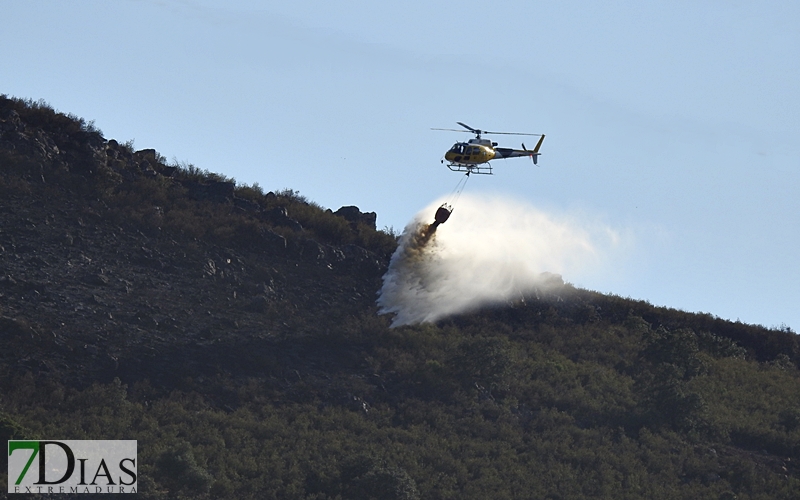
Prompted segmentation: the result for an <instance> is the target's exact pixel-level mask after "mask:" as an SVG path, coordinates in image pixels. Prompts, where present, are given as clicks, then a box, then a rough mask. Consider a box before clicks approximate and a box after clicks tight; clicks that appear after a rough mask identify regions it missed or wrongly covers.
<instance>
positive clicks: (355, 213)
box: [333, 206, 378, 229]
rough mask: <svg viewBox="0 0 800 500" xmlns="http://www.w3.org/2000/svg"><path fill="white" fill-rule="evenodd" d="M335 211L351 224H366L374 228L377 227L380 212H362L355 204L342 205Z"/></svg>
mask: <svg viewBox="0 0 800 500" xmlns="http://www.w3.org/2000/svg"><path fill="white" fill-rule="evenodd" d="M333 213H334V214H336V215H338V216H339V217H343V218H344V219H345V220H347V221H348V222H350V223H351V224H354V225H357V224H364V225H365V226H368V227H370V228H372V229H375V224H376V223H377V220H378V214H376V213H375V212H362V211H361V210H360V209H359V208H358V207H355V206H346V207H341V208H340V209H339V210H337V211H335V212H333Z"/></svg>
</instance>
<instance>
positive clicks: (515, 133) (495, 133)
mask: <svg viewBox="0 0 800 500" xmlns="http://www.w3.org/2000/svg"><path fill="white" fill-rule="evenodd" d="M483 133H484V134H489V135H498V134H499V135H534V136H536V137H539V136H541V135H542V134H526V133H524V132H489V131H488V130H484V131H483Z"/></svg>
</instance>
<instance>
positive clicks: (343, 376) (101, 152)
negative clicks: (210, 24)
mask: <svg viewBox="0 0 800 500" xmlns="http://www.w3.org/2000/svg"><path fill="white" fill-rule="evenodd" d="M395 246H396V239H395V236H394V235H391V234H387V233H385V232H382V231H378V230H376V228H375V214H370V213H363V212H361V211H360V210H359V209H358V208H356V207H342V208H341V209H339V210H337V211H336V212H333V211H331V210H326V209H324V208H323V207H320V206H318V205H316V204H314V203H313V202H310V201H308V200H306V199H305V198H304V197H302V196H300V195H299V194H298V193H297V192H295V191H291V190H286V189H284V190H282V191H270V192H264V190H262V189H261V188H260V187H258V186H245V185H237V184H236V183H235V182H234V181H233V180H231V179H227V178H225V177H224V176H222V175H219V174H214V173H210V172H207V171H203V170H200V169H197V168H195V167H193V166H191V165H185V164H184V165H180V164H177V165H176V164H168V163H167V162H166V161H165V159H164V158H163V157H162V156H161V155H160V154H158V153H157V152H156V151H154V150H141V151H135V150H134V149H133V147H132V144H131V143H122V144H121V143H119V142H117V141H115V140H107V139H106V138H104V137H103V136H102V134H101V132H100V131H99V130H97V129H96V128H94V126H93V125H92V124H91V123H87V122H85V121H84V120H82V119H80V118H78V117H75V116H71V115H64V114H61V113H58V112H56V111H54V110H53V109H52V108H50V107H49V106H48V105H46V104H45V103H41V102H40V103H34V102H29V101H22V100H19V99H11V98H7V97H6V96H0V262H2V272H1V273H0V343H1V345H2V349H0V439H10V438H31V439H137V440H138V449H139V463H140V465H139V472H140V478H139V485H140V490H141V496H142V497H143V498H296V499H312V498H313V499H326V498H389V499H391V498H398V499H413V498H425V499H445V498H447V499H456V498H458V499H464V498H498V499H499V498H552V499H556V498H558V499H571V498H608V499H621V498H629V499H636V498H670V499H672V498H686V499H696V498H713V499H718V498H719V499H734V498H738V499H761V498H763V499H775V498H786V499H790V498H797V492H798V491H800V466H798V461H799V460H800V371H799V370H798V366H800V340H798V337H797V335H796V334H795V333H794V332H792V331H790V330H788V329H783V330H782V329H767V328H764V327H761V326H756V325H746V324H742V323H734V322H729V321H724V320H721V319H719V318H716V317H714V316H712V315H708V314H690V313H685V312H682V311H677V310H674V309H668V308H657V307H653V306H652V305H650V304H648V303H647V302H644V301H636V300H631V299H625V298H621V297H616V296H609V295H602V294H598V293H595V292H591V291H586V290H580V289H576V288H574V287H572V286H570V285H569V284H563V285H560V286H559V287H556V289H555V290H553V291H549V292H548V293H547V294H539V295H536V294H532V295H530V296H526V297H524V298H521V299H519V300H516V301H513V302H510V303H507V304H503V305H502V306H498V307H493V308H487V309H484V310H481V311H477V312H474V313H471V314H465V315H459V316H454V317H451V318H449V319H446V320H442V321H439V322H437V323H435V324H423V325H416V326H404V327H400V328H393V329H392V328H389V323H390V321H389V318H387V317H386V316H379V315H378V314H377V308H376V305H375V299H376V296H377V292H378V290H379V289H380V286H381V277H382V276H383V274H384V273H385V271H386V269H387V266H388V263H389V259H390V257H391V254H392V252H393V251H394V249H395ZM3 436H5V437H3ZM5 471H6V467H5V466H3V467H1V468H0V472H2V473H3V474H4V475H5Z"/></svg>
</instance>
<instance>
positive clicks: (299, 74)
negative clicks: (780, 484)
mask: <svg viewBox="0 0 800 500" xmlns="http://www.w3.org/2000/svg"><path fill="white" fill-rule="evenodd" d="M0 5H1V6H2V11H3V18H4V23H3V29H2V30H0V92H2V93H5V94H8V95H13V96H17V97H25V98H33V99H40V98H41V99H44V100H46V101H47V102H49V103H50V104H51V105H52V106H54V107H55V108H56V109H59V110H61V111H64V112H71V113H74V114H77V115H79V116H82V117H84V118H86V119H87V120H95V124H96V125H97V126H98V127H99V128H100V129H102V130H103V132H104V134H105V136H106V137H107V138H115V139H117V140H120V141H127V140H130V139H134V141H135V146H136V147H137V148H138V149H141V148H155V149H157V150H158V151H159V152H161V153H162V154H163V155H164V156H166V157H167V158H168V159H170V160H173V159H174V160H177V161H184V162H189V163H192V164H194V165H196V166H198V167H200V168H204V169H208V170H211V171H216V172H220V173H223V174H225V175H228V176H231V177H234V178H236V179H237V181H239V182H242V183H253V182H258V183H259V184H260V185H261V186H262V187H264V188H265V189H267V190H274V189H282V188H291V189H296V190H298V191H300V193H301V194H303V195H305V196H307V197H308V198H309V199H311V200H313V201H315V202H317V203H319V204H321V205H323V206H325V207H330V208H332V209H334V210H335V209H337V208H338V207H340V206H342V205H358V206H359V207H360V208H361V209H362V210H364V211H375V212H377V213H378V226H379V227H384V226H392V227H394V228H396V229H401V228H402V227H403V226H404V225H405V224H406V223H407V222H408V221H409V220H410V219H411V218H412V217H413V216H414V214H415V213H417V212H418V211H419V210H420V209H422V208H424V207H426V206H428V205H429V204H430V203H431V202H432V201H433V200H435V199H436V198H438V197H440V196H442V195H446V194H447V193H449V192H450V191H451V190H452V188H453V187H454V186H455V184H456V183H457V182H458V180H459V179H458V176H457V174H453V173H452V172H450V171H448V170H447V169H446V168H444V167H443V166H442V165H441V164H440V163H439V160H440V158H441V157H442V155H443V154H444V152H445V150H446V149H447V148H449V146H450V145H451V144H452V143H453V142H455V141H456V140H461V139H466V138H468V136H467V135H466V134H464V135H460V134H456V133H451V132H435V131H431V130H429V129H430V127H444V128H450V127H456V124H455V122H456V121H463V122H465V123H467V124H470V125H472V126H473V127H478V128H483V129H489V130H508V131H524V132H532V133H545V134H547V138H546V139H545V142H544V145H543V147H542V153H543V155H542V157H541V158H540V166H539V167H533V166H532V165H531V164H530V162H528V161H525V160H524V159H520V160H507V161H501V162H498V164H497V166H496V168H495V172H496V175H494V176H492V177H478V178H473V179H472V180H470V182H469V185H468V186H467V191H468V192H470V193H472V194H477V195H480V194H481V193H485V194H487V195H488V194H491V195H500V196H507V197H508V198H509V199H513V200H519V201H522V202H524V203H527V204H530V205H533V206H536V207H538V208H540V209H543V210H547V211H550V212H552V213H557V214H581V213H583V214H591V218H592V220H597V221H602V222H603V223H604V224H606V225H608V226H610V227H613V228H616V229H617V230H618V231H620V233H622V234H625V235H626V237H627V240H626V241H629V242H630V248H628V249H627V251H626V252H625V258H624V259H620V260H619V261H618V262H616V263H615V267H616V268H617V270H618V272H616V273H614V274H613V275H608V274H606V275H604V276H603V277H598V278H597V279H595V280H589V281H587V282H575V284H576V285H578V286H583V287H586V288H590V289H594V290H598V291H602V292H610V293H615V294H617V295H621V296H625V297H628V296H629V297H632V298H636V299H643V300H648V301H650V302H651V303H653V304H656V305H665V306H670V307H676V308H679V309H684V310H687V311H702V312H708V313H711V314H714V315H717V316H720V317H723V318H727V319H733V320H736V319H739V320H741V321H744V322H747V323H758V324H763V325H765V326H768V327H769V326H779V325H781V324H785V325H788V326H790V327H791V328H793V329H794V330H795V331H797V330H798V328H800V307H798V306H800V263H799V262H798V248H800V201H799V200H800V199H799V198H798V194H799V193H800V139H798V138H800V92H798V90H797V82H798V81H800V57H798V54H800V4H798V3H797V2H790V1H787V2H778V1H776V2H746V1H733V0H731V1H708V2H688V1H670V2H633V1H630V2H625V1H623V2H620V1H609V2H602V3H598V2H588V1H566V2H522V1H494V2H477V1H471V0H467V1H459V2H449V1H447V2H437V1H418V0H409V1H405V2H367V1H346V2H336V3H334V2H322V1H319V2H317V1H294V2H282V3H278V2H255V1H247V0H234V1H230V0H229V1H225V2H221V1H209V0H196V1H190V0H186V1H167V0H163V1H155V0H152V1H150V0H141V1H130V0H123V1H116V2H107V1H84V0H76V1H73V2H62V1H40V0H27V1H22V0H2V3H1V4H0ZM495 140H498V141H499V142H500V143H501V145H503V146H512V147H518V146H519V144H518V141H519V140H520V138H516V137H510V136H498V137H496V138H495ZM565 279H566V280H567V281H570V277H569V276H565Z"/></svg>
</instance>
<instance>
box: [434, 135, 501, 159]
mask: <svg viewBox="0 0 800 500" xmlns="http://www.w3.org/2000/svg"><path fill="white" fill-rule="evenodd" d="M496 145H497V143H494V144H493V143H492V141H488V140H486V139H470V141H469V142H457V143H455V144H453V147H452V148H450V151H448V152H447V153H445V155H444V159H445V160H447V161H449V162H450V163H452V164H456V165H480V164H481V163H486V162H488V161H490V160H494V159H495V156H496V152H495V149H494V146H496Z"/></svg>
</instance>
